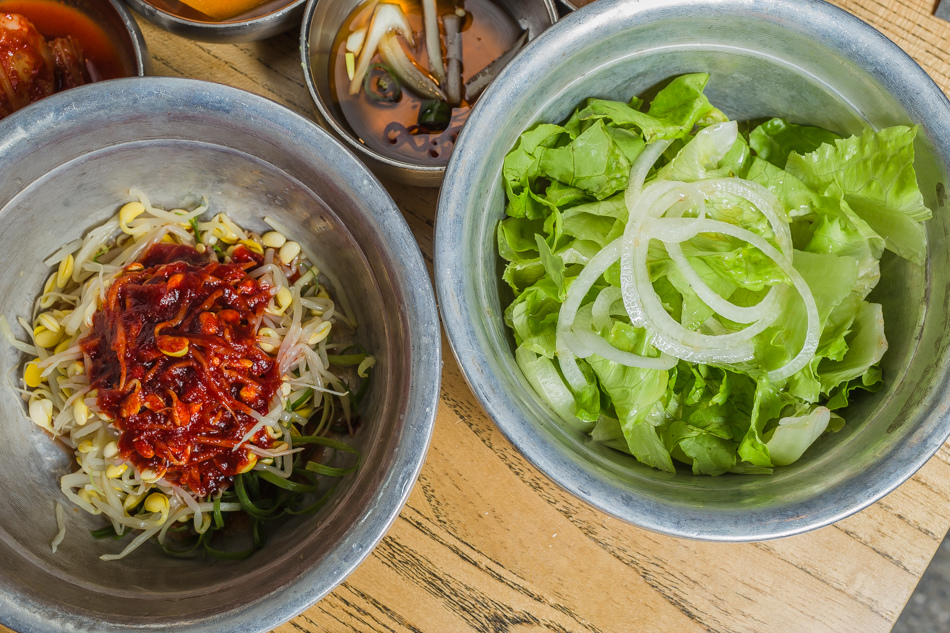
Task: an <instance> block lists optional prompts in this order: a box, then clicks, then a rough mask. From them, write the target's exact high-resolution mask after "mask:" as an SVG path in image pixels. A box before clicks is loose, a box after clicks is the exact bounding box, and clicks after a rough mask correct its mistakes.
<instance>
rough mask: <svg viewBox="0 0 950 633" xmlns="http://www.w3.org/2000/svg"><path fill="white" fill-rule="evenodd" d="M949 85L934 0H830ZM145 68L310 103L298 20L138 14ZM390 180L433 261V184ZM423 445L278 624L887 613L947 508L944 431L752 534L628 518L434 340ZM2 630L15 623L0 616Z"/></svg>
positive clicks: (311, 630)
mask: <svg viewBox="0 0 950 633" xmlns="http://www.w3.org/2000/svg"><path fill="white" fill-rule="evenodd" d="M836 4H838V5H839V6H841V7H842V8H844V9H846V10H848V11H851V12H852V13H854V14H855V15H857V16H858V17H860V18H862V19H863V20H865V21H867V22H869V23H870V24H872V25H873V26H875V27H877V28H878V29H879V30H881V31H882V32H883V33H884V34H885V35H887V36H888V37H889V38H891V39H892V40H893V41H894V42H896V43H897V44H898V45H899V46H901V47H902V48H903V49H904V50H905V51H907V52H908V53H909V54H910V55H911V56H913V57H914V59H916V60H917V61H918V62H919V63H920V64H921V66H923V67H924V68H925V69H926V70H927V72H928V73H930V75H931V76H932V77H933V78H934V80H935V81H936V82H937V83H938V85H940V86H941V88H942V89H943V90H944V91H945V92H947V91H948V89H950V54H948V52H947V51H950V24H948V23H946V22H944V21H942V20H939V19H937V18H935V17H933V16H932V15H931V12H932V11H933V9H934V2H933V1H932V0H860V1H858V0H841V1H839V2H837V3H836ZM140 24H141V26H142V30H143V31H144V33H145V37H146V40H147V42H148V46H149V49H150V51H151V53H152V55H153V57H154V64H155V68H154V70H155V73H156V74H160V75H181V76H188V77H195V78H199V79H206V80H211V81H217V82H220V83H225V84H229V85H232V86H237V87H239V88H243V89H245V90H249V91H252V92H255V93H258V94H261V95H263V96H265V97H268V98H270V99H273V100H275V101H278V102H280V103H283V104H285V105H287V106H288V107H290V108H291V109H293V110H295V111H297V112H298V113H300V114H302V115H304V116H308V117H309V116H311V105H310V99H309V96H308V94H307V90H306V87H305V85H304V83H303V79H302V76H301V70H300V58H299V51H298V37H299V36H298V33H296V32H291V33H287V34H284V35H281V36H278V37H276V38H273V39H271V40H268V41H266V42H262V43H252V44H241V45H214V44H204V43H198V42H192V41H189V40H185V39H182V38H180V37H177V36H174V35H170V34H168V33H165V32H164V31H161V30H159V29H157V28H155V27H152V26H151V25H149V24H147V23H144V22H141V21H140ZM385 184H386V185H387V188H388V189H389V190H390V192H391V193H392V195H393V197H394V199H395V200H396V201H397V203H398V205H399V207H400V209H401V210H402V212H403V215H404V216H405V218H406V220H407V222H408V223H409V226H410V227H411V229H412V231H413V233H414V234H415V236H416V238H417V240H418V242H419V245H420V247H421V249H422V251H423V254H424V256H425V258H426V261H427V264H428V265H429V267H430V271H431V267H432V265H433V261H432V237H433V227H434V209H435V205H436V200H437V192H436V191H435V190H424V189H413V188H410V187H406V186H403V185H400V184H397V183H393V182H386V183H385ZM444 345H445V350H446V351H445V354H444V370H443V383H442V391H441V407H440V409H439V412H438V418H437V422H436V428H435V435H434V437H433V441H432V446H431V449H430V451H429V456H428V460H427V462H426V465H425V467H424V469H423V471H422V474H421V476H420V478H419V481H418V483H417V484H416V486H415V488H414V489H413V492H412V494H411V496H410V498H409V502H408V504H407V505H406V507H405V509H404V510H403V512H402V513H401V515H400V517H399V518H398V520H397V521H396V522H395V524H394V525H393V527H392V528H391V529H390V531H389V533H388V534H387V535H386V536H385V538H384V539H383V540H382V542H381V543H380V545H379V547H377V548H376V550H375V551H374V552H373V553H372V555H371V556H370V557H369V558H367V560H366V561H365V562H364V563H363V564H362V565H361V566H360V567H359V568H358V569H357V570H356V571H355V572H354V573H353V574H352V576H350V578H349V579H347V581H346V582H345V583H343V584H342V585H341V586H340V587H338V588H337V589H336V590H335V591H333V592H332V593H331V594H330V595H328V596H327V597H326V598H324V599H323V600H321V601H320V602H319V603H317V604H316V605H314V606H313V607H311V608H310V609H308V610H307V611H306V612H305V613H303V614H301V615H300V616H298V617H297V618H295V619H294V620H292V621H291V622H289V623H287V624H285V625H283V626H280V627H278V628H277V629H276V630H275V633H317V632H320V633H324V632H326V633H343V632H352V631H358V632H366V633H377V632H379V633H382V632H387V633H404V632H405V633H409V632H412V633H476V632H477V633H528V632H548V631H550V632H557V633H607V632H625V631H677V632H682V633H692V632H699V631H715V632H717V633H733V632H734V633H745V632H750V633H751V632H754V633H759V632H770V633H771V632H785V631H788V632H823V631H828V632H835V633H841V632H850V631H854V632H861V633H874V632H886V631H889V630H890V629H891V627H892V625H893V623H894V621H895V619H896V618H897V616H898V615H899V614H900V611H901V609H902V608H903V606H904V604H905V602H906V600H907V598H908V596H909V595H910V593H911V592H912V591H913V589H914V586H915V585H916V583H917V581H918V580H919V578H920V576H921V574H922V573H923V571H924V569H925V568H926V566H927V564H928V563H929V561H930V559H931V558H932V556H933V554H934V551H935V550H936V548H937V546H938V544H939V543H940V541H941V540H942V539H943V537H944V535H945V534H946V532H947V528H948V526H950V508H948V504H947V503H946V499H947V498H948V496H950V494H948V493H950V449H948V448H947V447H946V446H945V447H943V448H942V449H941V450H940V452H939V453H938V454H937V455H936V456H935V457H934V458H933V459H932V460H930V461H929V462H928V463H927V464H926V465H925V466H924V467H923V468H922V469H921V470H920V471H919V472H918V473H917V474H916V475H915V476H914V477H913V478H912V479H911V480H909V481H908V482H906V483H905V484H904V485H902V486H901V487H900V488H898V489H897V490H896V491H895V492H893V493H892V494H890V495H888V496H887V497H886V498H884V499H883V500H882V501H880V502H878V503H876V504H875V505H873V506H872V507H870V508H868V509H867V510H865V511H863V512H860V513H858V514H857V515H855V516H853V517H851V518H849V519H846V520H844V521H841V522H839V523H837V524H835V525H833V526H830V527H827V528H824V529H821V530H817V531H814V532H811V533H809V534H805V535H801V536H796V537H791V538H786V539H781V540H778V541H770V542H765V543H752V544H742V545H734V544H715V543H701V542H695V541H687V540H682V539H674V538H670V537H665V536H660V535H657V534H652V533H649V532H645V531H643V530H639V529H637V528H634V527H631V526H629V525H627V524H624V523H623V522H621V521H618V520H616V519H613V518H611V517H609V516H607V515H605V514H603V513H601V512H599V511H597V510H594V509H592V508H590V507H588V506H586V505H585V504H583V503H581V502H579V501H577V500H576V499H574V498H573V497H571V496H569V495H567V494H565V493H564V492H562V491H561V490H560V489H559V488H557V487H556V486H555V485H554V484H552V483H551V482H550V481H548V480H547V479H546V478H545V477H544V476H543V475H542V474H540V473H539V472H538V471H536V470H535V469H534V468H533V467H532V466H531V465H530V464H528V463H527V462H526V461H525V460H524V459H523V458H522V457H521V456H520V454H519V453H518V452H517V451H515V450H514V448H513V447H512V446H511V445H510V444H509V443H508V441H507V440H506V439H505V438H504V437H503V436H502V435H501V433H500V432H499V431H498V430H497V429H496V428H495V426H494V425H493V423H492V422H491V420H489V419H488V418H487V416H486V415H485V414H484V412H483V411H482V409H481V408H480V406H479V405H478V404H477V402H476V401H475V399H474V397H473V395H472V393H471V391H470V390H469V389H468V386H467V385H466V384H465V381H464V379H463V378H462V375H461V373H460V371H459V369H458V365H457V364H456V362H455V359H454V358H453V357H452V355H451V352H450V351H449V348H448V344H447V342H445V341H444ZM0 631H2V632H3V633H8V630H7V629H4V628H3V627H2V626H0Z"/></svg>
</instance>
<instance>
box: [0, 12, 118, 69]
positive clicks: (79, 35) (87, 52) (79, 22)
mask: <svg viewBox="0 0 950 633" xmlns="http://www.w3.org/2000/svg"><path fill="white" fill-rule="evenodd" d="M0 12H3V13H19V14H20V15H22V16H23V17H25V18H26V19H27V20H29V21H30V22H32V23H33V26H35V27H36V30H37V31H39V32H40V34H41V35H42V36H43V37H44V38H46V39H47V40H51V39H54V38H57V37H65V36H66V35H71V36H73V37H74V38H76V39H77V40H78V41H79V44H80V45H81V46H82V52H83V57H85V61H86V70H87V71H88V72H89V78H90V79H91V80H92V81H102V80H104V79H118V78H119V77H128V76H130V75H134V74H135V69H134V68H126V67H125V64H124V63H123V62H122V59H121V58H120V57H119V53H118V51H117V50H116V47H115V45H114V44H113V43H112V40H110V39H109V36H108V35H107V34H106V32H105V30H103V28H102V27H101V26H99V25H98V24H96V23H95V22H94V21H93V20H92V18H90V17H89V16H88V15H86V14H85V13H83V12H82V11H80V10H79V9H76V8H74V7H71V6H69V5H66V4H62V3H60V2H52V1H50V0H0Z"/></svg>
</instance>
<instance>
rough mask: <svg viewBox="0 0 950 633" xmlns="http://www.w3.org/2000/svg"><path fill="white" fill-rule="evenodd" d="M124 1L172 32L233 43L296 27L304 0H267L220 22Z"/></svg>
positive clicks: (134, 0)
mask: <svg viewBox="0 0 950 633" xmlns="http://www.w3.org/2000/svg"><path fill="white" fill-rule="evenodd" d="M125 2H126V3H127V4H128V5H129V6H130V7H132V8H133V9H135V12H136V13H138V14H139V15H141V16H142V17H143V18H145V19H146V20H148V21H149V22H151V23H153V24H157V25H158V26H160V27H162V28H163V29H165V30H166V31H169V32H171V33H174V34H175V35H181V36H182V37H187V38H189V39H193V40H199V41H202V42H218V43H236V42H254V41H257V40H263V39H267V38H268V37H273V36H275V35H278V34H280V33H283V32H284V31H287V30H289V29H293V28H296V27H297V25H299V24H300V17H301V16H302V15H303V9H304V4H305V3H306V0H270V2H266V3H264V4H262V5H261V6H259V7H257V8H256V9H253V10H251V11H248V12H247V13H246V14H243V15H241V16H238V17H237V18H233V19H231V20H224V21H220V22H214V21H210V20H202V19H201V17H200V14H199V13H197V12H196V11H190V10H187V9H188V8H187V7H185V10H184V11H182V13H181V14H178V13H175V12H172V11H171V10H166V9H162V8H159V7H158V6H156V5H154V4H152V3H150V2H148V1H147V0H125ZM175 4H179V3H177V2H176V3H175ZM182 6H183V5H182Z"/></svg>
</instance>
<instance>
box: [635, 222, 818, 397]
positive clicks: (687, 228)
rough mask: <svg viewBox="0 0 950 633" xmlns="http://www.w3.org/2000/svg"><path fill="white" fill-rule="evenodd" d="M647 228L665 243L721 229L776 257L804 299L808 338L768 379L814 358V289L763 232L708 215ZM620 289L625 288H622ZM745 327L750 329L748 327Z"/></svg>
mask: <svg viewBox="0 0 950 633" xmlns="http://www.w3.org/2000/svg"><path fill="white" fill-rule="evenodd" d="M648 231H649V234H650V235H651V236H652V237H654V238H656V239H658V240H661V241H663V242H665V243H670V242H672V243H679V242H683V241H685V240H688V239H690V238H692V237H694V236H695V235H698V234H699V233H718V234H723V235H729V236H731V237H734V238H736V239H739V240H742V241H744V242H748V243H749V244H751V245H752V246H754V247H755V248H757V249H759V250H760V251H761V252H762V254H763V255H765V256H766V257H768V258H769V259H771V260H772V261H774V262H775V263H776V265H777V266H778V267H779V268H780V269H781V270H782V272H783V273H785V275H786V276H787V277H788V278H789V280H790V281H791V282H792V285H793V286H794V287H795V289H796V290H797V291H798V294H799V295H800V296H801V298H802V301H804V303H805V314H806V317H807V326H806V329H805V341H804V343H803V345H802V349H801V350H800V351H799V352H798V354H797V355H796V356H795V357H794V358H792V360H791V361H789V362H788V363H787V364H786V365H784V366H782V367H779V368H777V369H774V370H772V371H770V372H769V374H768V377H769V380H771V381H773V382H777V381H779V380H784V379H785V378H788V377H789V376H791V375H792V374H795V373H797V372H798V371H799V370H801V369H802V368H803V367H805V365H807V364H808V361H809V360H811V358H812V357H813V356H814V355H815V351H816V350H817V349H818V339H819V337H820V335H821V332H820V331H819V327H820V322H819V318H818V306H817V305H816V304H815V297H814V296H813V295H812V293H811V289H810V288H809V287H808V284H807V283H806V282H805V280H804V279H803V278H802V276H801V274H799V272H798V271H797V270H795V267H794V266H793V265H792V262H791V260H789V258H787V257H785V256H784V255H783V254H782V253H781V252H779V250H778V249H776V248H775V247H774V246H772V245H771V244H769V243H768V242H767V241H766V240H765V238H763V237H762V236H761V235H757V234H756V233H753V232H752V231H749V230H747V229H743V228H741V227H738V226H735V225H734V224H729V223H728V222H720V221H717V220H709V219H704V220H700V219H674V218H663V219H656V220H651V221H650V226H649V227H648ZM625 246H626V245H625ZM627 250H628V249H627V248H624V252H623V253H622V255H621V261H623V256H624V255H626V254H627V253H626V251H627ZM630 250H631V251H632V250H633V249H632V248H631V249H630ZM632 256H633V253H632V252H631V258H632ZM622 265H623V264H622ZM622 283H623V275H622V274H621V284H622ZM621 289H622V290H623V288H621ZM625 294H626V293H625ZM654 296H655V293H654ZM625 303H626V297H625ZM760 305H761V304H760ZM746 329H747V330H748V329H749V328H746ZM743 331H745V330H743ZM694 334H695V333H694ZM656 343H657V341H656V340H655V339H654V346H655V347H657V349H660V347H659V346H658V345H657V344H656Z"/></svg>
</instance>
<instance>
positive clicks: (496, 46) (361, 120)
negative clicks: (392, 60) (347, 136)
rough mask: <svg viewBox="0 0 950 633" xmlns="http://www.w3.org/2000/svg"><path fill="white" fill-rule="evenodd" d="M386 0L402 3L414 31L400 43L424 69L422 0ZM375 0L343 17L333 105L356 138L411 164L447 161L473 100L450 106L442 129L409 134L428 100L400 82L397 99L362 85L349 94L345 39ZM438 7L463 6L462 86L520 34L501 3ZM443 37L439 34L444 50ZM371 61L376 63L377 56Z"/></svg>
mask: <svg viewBox="0 0 950 633" xmlns="http://www.w3.org/2000/svg"><path fill="white" fill-rule="evenodd" d="M389 1H390V2H391V3H392V4H398V5H399V6H400V7H402V10H403V12H404V13H405V14H406V17H407V18H408V19H409V24H410V26H411V27H412V30H413V35H414V38H415V46H414V47H412V46H409V43H408V42H406V41H404V40H402V38H400V40H401V43H402V44H403V47H404V48H405V49H406V51H407V52H408V53H409V56H410V57H412V58H413V59H415V60H417V61H418V62H419V64H420V65H422V66H423V67H425V68H428V67H429V59H428V51H426V47H425V40H426V38H425V31H424V27H423V22H422V4H421V2H420V1H419V0H389ZM375 4H376V3H374V2H370V3H364V4H362V5H360V6H359V7H357V8H356V9H355V10H354V11H353V12H352V13H351V14H350V15H349V16H347V19H346V20H345V21H344V23H343V26H342V28H341V29H340V32H339V33H337V36H336V40H335V41H334V44H333V54H332V57H331V60H330V88H331V91H332V96H333V102H334V105H335V106H336V107H337V108H338V110H339V111H340V112H341V113H342V114H343V118H344V119H345V121H346V123H347V124H348V125H349V126H350V128H351V129H352V130H353V132H354V134H355V135H356V136H357V137H358V138H359V139H360V141H361V142H363V143H364V144H365V145H367V146H368V147H369V148H371V149H373V150H375V151H376V152H379V153H380V154H382V155H384V156H387V157H389V158H393V159H396V160H401V161H405V162H408V163H412V164H415V165H433V166H435V165H445V164H446V163H447V162H448V160H449V157H450V156H451V154H452V149H453V148H454V146H455V141H456V139H457V138H458V135H459V132H460V131H461V129H462V125H463V124H464V123H465V121H466V120H467V119H468V113H469V110H470V109H471V107H472V105H473V104H470V103H468V102H467V101H465V100H464V99H463V100H462V103H461V104H460V105H459V106H457V107H455V108H453V110H452V118H451V122H450V123H449V125H448V127H447V128H446V129H445V130H444V131H442V132H436V133H431V134H427V133H415V134H412V133H410V130H414V129H415V128H414V126H415V125H416V123H417V121H418V118H419V108H420V105H421V104H422V103H423V102H425V101H427V99H425V98H423V97H419V96H418V95H416V94H415V93H413V92H412V91H411V89H409V88H407V87H406V86H402V98H401V99H399V101H397V102H395V103H385V102H378V101H374V100H373V99H371V98H370V97H368V96H367V95H366V93H365V91H364V90H363V89H362V87H361V89H360V91H359V92H358V93H357V94H355V95H352V96H351V95H350V94H349V87H350V78H349V76H348V75H347V72H346V59H345V53H346V38H347V37H348V36H349V34H350V33H351V32H352V31H354V30H355V29H357V28H359V27H361V26H367V25H368V24H369V21H370V17H371V15H372V13H373V9H374V7H375ZM436 5H437V9H438V11H437V12H438V15H439V16H440V17H441V16H443V15H445V14H447V13H452V12H454V11H455V9H456V6H459V7H461V8H464V9H465V12H466V17H465V20H464V22H463V24H462V30H461V36H462V84H463V85H464V84H465V82H466V81H468V79H469V78H470V77H472V76H474V75H475V74H476V73H478V72H479V71H481V70H482V69H483V68H485V67H486V66H488V65H489V64H491V63H492V62H493V61H494V60H495V59H496V58H498V57H499V56H501V55H503V54H504V53H505V52H506V51H508V49H510V48H511V47H512V46H513V45H514V44H515V42H516V41H517V39H518V37H519V35H520V34H521V28H520V27H519V26H518V24H517V22H515V20H514V19H513V18H512V17H511V15H510V14H509V13H508V12H507V11H506V10H505V9H504V8H503V7H502V6H501V5H499V4H496V3H495V2H492V0H465V2H464V4H463V3H458V2H455V1H449V0H437V3H436ZM440 27H441V20H440ZM441 31H442V29H441V28H440V32H441ZM444 35H445V34H444V32H442V41H443V50H444V48H445V46H444V43H445V38H444ZM357 59H359V55H357ZM373 61H374V62H378V61H380V60H379V55H378V54H377V55H376V56H375V57H374V58H373Z"/></svg>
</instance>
